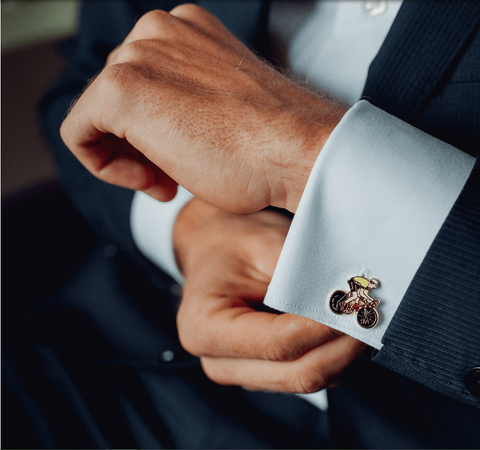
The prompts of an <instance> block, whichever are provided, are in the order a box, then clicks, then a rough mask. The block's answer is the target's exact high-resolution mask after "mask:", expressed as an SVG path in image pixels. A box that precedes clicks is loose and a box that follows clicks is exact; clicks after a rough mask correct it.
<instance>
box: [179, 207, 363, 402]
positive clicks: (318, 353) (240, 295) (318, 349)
mask: <svg viewBox="0 0 480 450" xmlns="http://www.w3.org/2000/svg"><path fill="white" fill-rule="evenodd" d="M289 225H290V220H289V219H287V218H286V217H285V216H283V215H281V214H279V213H276V212H273V211H261V212H257V213H252V214H248V215H237V214H232V213H228V212H225V211H223V210H221V209H219V208H216V207H215V206H212V205H210V204H208V203H206V202H204V201H202V200H200V199H194V200H192V201H191V202H189V203H188V204H187V205H186V206H185V207H184V208H183V210H182V211H181V213H180V215H179V217H178V220H177V222H176V224H175V227H174V234H173V237H174V245H175V249H176V256H177V261H178V264H179V267H180V269H181V271H182V273H183V274H184V277H185V285H184V289H183V297H182V302H181V305H180V309H179V312H178V316H177V324H178V330H179V336H180V341H181V343H182V345H183V346H184V347H185V349H186V350H188V351H189V352H190V353H192V354H194V355H197V356H199V357H200V358H201V362H202V365H203V368H204V370H205V373H206V374H207V375H208V376H209V377H210V378H211V379H212V380H213V381H216V382H217V383H220V384H236V385H241V386H243V387H245V388H247V389H261V390H274V391H281V392H297V393H311V392H316V391H318V390H320V389H322V388H324V387H327V386H329V385H330V384H331V383H332V382H333V381H334V380H335V379H336V378H337V377H338V376H339V375H340V374H341V372H342V371H343V370H344V369H345V368H346V367H347V366H348V365H349V364H351V362H352V361H353V360H355V359H356V358H357V357H358V356H359V355H360V354H361V352H362V351H363V350H364V349H365V345H364V344H363V343H361V342H359V341H357V340H356V339H354V338H352V337H350V336H347V335H343V334H342V333H340V332H338V331H336V330H334V329H332V328H329V327H327V326H325V325H322V324H320V323H318V322H315V321H313V320H311V319H308V318H306V317H302V316H297V315H294V314H278V313H277V312H275V311H273V310H268V311H262V309H264V308H263V304H262V300H263V298H264V296H265V293H266V291H267V287H268V283H269V282H270V279H271V277H272V275H273V271H274V269H275V266H276V263H277V260H278V257H279V256H280V251H281V249H282V246H283V242H284V240H285V237H286V234H287V232H288V228H289Z"/></svg>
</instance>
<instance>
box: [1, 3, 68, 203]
mask: <svg viewBox="0 0 480 450" xmlns="http://www.w3.org/2000/svg"><path fill="white" fill-rule="evenodd" d="M1 7H2V66H1V67H2V94H1V98H2V109H1V111H2V128H1V131H2V135H1V145H2V147H1V150H2V156H1V157H2V159H1V162H2V164H1V168H2V185H1V186H2V200H4V199H5V198H7V197H10V196H11V194H12V193H17V192H19V191H21V190H23V189H25V188H26V187H31V186H33V185H36V184H38V183H39V182H44V181H46V180H52V179H55V167H54V164H53V162H52V160H51V157H50V155H49V151H48V149H47V147H46V145H45V143H44V142H43V140H42V138H41V137H40V133H39V131H38V127H37V123H36V117H35V103H36V101H37V100H38V98H39V96H40V95H41V94H42V92H44V91H45V89H46V88H47V87H48V85H49V84H50V83H51V81H52V80H53V79H54V78H55V77H56V76H57V74H58V73H59V71H60V70H61V68H62V63H61V61H60V59H59V58H58V56H57V55H56V53H55V50H54V47H55V43H56V41H57V40H58V39H61V38H62V37H64V36H68V35H69V34H71V33H72V32H73V31H74V27H75V14H76V9H77V1H72V0H51V1H45V0H30V1H28V0H2V2H1Z"/></svg>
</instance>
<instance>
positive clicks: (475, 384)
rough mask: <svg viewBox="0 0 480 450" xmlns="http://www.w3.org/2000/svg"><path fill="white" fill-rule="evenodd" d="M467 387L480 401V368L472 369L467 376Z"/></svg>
mask: <svg viewBox="0 0 480 450" xmlns="http://www.w3.org/2000/svg"><path fill="white" fill-rule="evenodd" d="M465 386H467V389H468V391H469V392H470V394H472V395H473V396H474V397H477V398H478V399H480V366H477V367H472V368H471V369H470V370H469V371H468V372H467V374H466V375H465Z"/></svg>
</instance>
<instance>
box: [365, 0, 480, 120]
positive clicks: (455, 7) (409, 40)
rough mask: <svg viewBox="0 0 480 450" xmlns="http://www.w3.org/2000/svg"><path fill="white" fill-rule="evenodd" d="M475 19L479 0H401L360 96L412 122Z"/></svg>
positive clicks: (479, 13) (478, 14) (479, 9)
mask: <svg viewBox="0 0 480 450" xmlns="http://www.w3.org/2000/svg"><path fill="white" fill-rule="evenodd" d="M479 22H480V2H478V1H470V0H463V1H453V2H445V1H432V0H431V1H408V0H405V1H404V3H403V5H402V6H401V8H400V10H399V12H398V15H397V17H396V19H395V21H394V23H393V25H392V27H391V29H390V32H389V33H388V35H387V37H386V39H385V42H384V44H383V46H382V47H381V49H380V51H379V53H378V55H377V56H376V57H375V59H374V60H373V61H372V64H371V65H370V69H369V73H368V78H367V82H366V85H365V89H364V91H363V95H362V98H364V99H367V100H370V101H372V102H373V103H374V104H376V105H377V106H379V107H380V108H382V109H384V110H385V111H387V112H389V113H390V114H393V115H395V116H397V117H399V118H400V119H402V120H405V121H407V122H409V123H413V122H415V120H416V119H417V118H418V117H419V115H420V114H421V112H422V111H423V109H424V107H425V106H426V105H427V104H428V101H429V99H430V98H431V96H432V94H434V92H435V91H436V89H439V88H440V87H441V85H442V83H441V82H442V77H443V76H444V74H445V73H446V71H447V69H448V68H449V66H450V65H451V64H452V63H454V62H455V58H456V56H457V55H458V54H459V53H460V52H461V50H462V48H463V46H464V45H465V44H466V42H467V41H468V38H469V37H470V36H471V34H472V32H473V31H474V30H475V28H476V27H477V26H478V24H479Z"/></svg>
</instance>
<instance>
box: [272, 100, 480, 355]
mask: <svg viewBox="0 0 480 450" xmlns="http://www.w3.org/2000/svg"><path fill="white" fill-rule="evenodd" d="M474 162H475V159H474V158H472V157H470V156H468V155H466V154H465V153H463V152H461V151H459V150H457V149H456V148H454V147H452V146H450V145H448V144H445V143H444V142H442V141H439V140H438V139H435V138H433V137H431V136H429V135H427V134H425V133H423V132H421V131H419V130H418V129H416V128H414V127H412V126H410V125H408V124H407V123H405V122H402V121H401V120H399V119H397V118H395V117H393V116H391V115H389V114H387V113H385V112H384V111H381V110H380V109H378V108H376V107H374V106H372V105H371V104H370V103H368V102H366V101H360V102H358V103H356V104H355V105H354V106H353V107H352V108H351V109H350V110H349V111H348V112H347V114H346V115H345V116H344V117H343V119H342V120H341V121H340V123H339V124H338V125H337V127H336V128H335V130H334V131H333V133H332V134H331V136H330V137H329V139H328V141H327V142H326V144H325V146H324V148H323V149H322V151H321V152H320V155H319V157H318V159H317V161H316V162H315V165H314V167H313V169H312V172H311V174H310V177H309V179H308V182H307V185H306V187H305V191H304V193H303V196H302V198H301V201H300V203H299V206H298V209H297V212H296V214H295V217H294V219H293V222H292V225H291V227H290V231H289V233H288V236H287V239H286V241H285V245H284V248H283V250H282V253H281V255H280V259H279V261H278V264H277V267H276V269H275V273H274V275H273V278H272V281H271V283H270V285H269V288H268V292H267V295H266V297H265V304H266V305H268V306H270V307H272V308H274V309H277V310H280V311H284V312H289V313H294V314H299V315H303V316H306V317H310V318H312V319H314V320H316V321H318V322H321V323H323V324H325V325H328V326H330V327H333V328H336V329H338V330H340V331H342V332H344V333H346V334H349V335H350V336H353V337H355V338H357V339H359V340H361V341H363V342H365V343H366V344H368V345H370V346H372V347H375V348H377V349H380V348H381V347H382V343H381V340H382V336H383V334H384V333H385V330H386V329H387V327H388V325H389V323H390V320H391V319H392V317H393V315H394V314H395V311H396V309H397V307H398V305H399V304H400V302H401V300H402V298H403V296H404V294H405V292H406V290H407V288H408V286H409V284H410V283H411V281H412V279H413V277H414V276H415V273H416V271H417V269H418V268H419V266H420V264H421V263H422V261H423V259H424V257H425V255H426V253H427V251H428V249H429V247H430V245H431V244H432V242H433V241H434V239H435V236H436V235H437V233H438V231H439V230H440V227H441V226H442V224H443V222H444V221H445V219H446V217H447V215H448V213H449V211H450V209H451V208H452V206H453V204H454V203H455V201H456V199H457V197H458V196H459V194H460V191H461V190H462V188H463V186H464V184H465V182H466V180H467V178H468V176H469V174H470V172H471V170H472V168H473V165H474ZM355 276H361V277H363V278H364V279H366V280H369V279H371V278H375V279H377V280H379V281H380V285H379V287H378V288H376V289H372V290H370V291H369V294H370V295H371V296H372V297H374V298H376V299H378V300H380V304H379V305H377V306H376V308H375V309H376V310H377V311H378V313H379V318H378V322H377V325H376V327H375V328H371V329H365V328H362V327H361V326H359V323H358V322H357V320H358V318H357V317H356V316H357V313H356V311H355V310H354V311H353V312H354V313H353V314H334V313H333V312H332V310H331V308H330V305H329V303H330V298H331V296H332V294H333V293H334V292H335V291H337V290H340V291H344V292H345V293H348V292H349V291H350V287H349V286H348V285H347V280H349V279H351V278H352V277H355ZM364 287H365V286H364Z"/></svg>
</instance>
